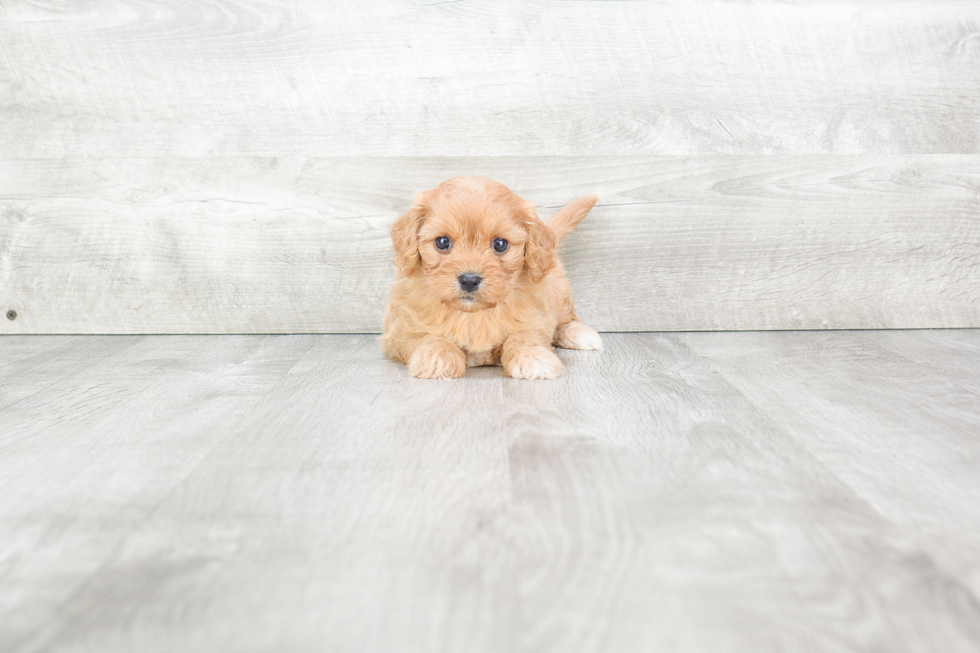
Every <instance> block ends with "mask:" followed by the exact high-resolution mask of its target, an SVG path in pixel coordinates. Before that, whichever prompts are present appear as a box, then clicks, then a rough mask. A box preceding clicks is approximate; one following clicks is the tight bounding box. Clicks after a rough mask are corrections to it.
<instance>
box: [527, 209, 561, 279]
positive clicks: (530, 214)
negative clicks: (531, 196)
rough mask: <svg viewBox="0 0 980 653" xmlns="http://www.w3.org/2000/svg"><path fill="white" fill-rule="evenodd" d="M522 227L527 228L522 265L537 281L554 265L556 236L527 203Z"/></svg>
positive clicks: (556, 244)
mask: <svg viewBox="0 0 980 653" xmlns="http://www.w3.org/2000/svg"><path fill="white" fill-rule="evenodd" d="M524 227H525V228H526V229H527V243H526V244H525V245H524V267H525V268H527V271H528V274H530V275H531V281H533V282H534V283H537V282H539V281H541V280H542V279H543V278H544V276H545V275H546V274H548V273H549V272H551V269H552V268H553V267H555V262H556V259H555V248H556V247H557V246H558V238H557V237H556V236H555V233H554V232H553V231H552V230H551V227H549V226H548V225H546V224H545V223H544V222H542V220H541V218H539V217H538V213H537V211H535V210H534V206H533V205H532V204H530V203H527V204H526V205H525V208H524Z"/></svg>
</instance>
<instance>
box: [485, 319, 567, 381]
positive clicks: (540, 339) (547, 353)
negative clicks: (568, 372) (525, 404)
mask: <svg viewBox="0 0 980 653" xmlns="http://www.w3.org/2000/svg"><path fill="white" fill-rule="evenodd" d="M549 340H550V338H549V337H548V336H547V335H546V334H543V333H537V332H530V331H522V332H520V333H515V334H514V335H512V336H510V337H509V338H507V340H505V341H504V347H503V351H502V352H501V354H500V364H501V365H502V366H503V368H504V374H506V375H507V376H512V377H514V378H515V379H555V378H558V377H559V376H560V375H561V371H562V364H561V361H560V360H558V357H557V356H555V353H554V352H553V351H551V349H550V348H549V347H548V345H549V344H550V342H549Z"/></svg>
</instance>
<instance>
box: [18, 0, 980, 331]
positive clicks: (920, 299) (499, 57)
mask: <svg viewBox="0 0 980 653" xmlns="http://www.w3.org/2000/svg"><path fill="white" fill-rule="evenodd" d="M461 173H476V174H487V175H490V176H493V177H495V178H497V179H499V180H500V181H502V182H504V183H506V184H508V185H510V186H512V187H513V188H514V189H515V190H517V191H518V192H519V193H521V194H522V195H524V196H525V197H527V198H528V199H531V200H532V201H534V202H536V203H537V204H538V205H539V206H540V207H541V213H542V214H547V213H549V212H551V211H552V210H554V209H556V208H557V207H559V206H561V205H562V204H563V203H565V202H566V201H568V200H570V199H572V198H573V197H576V196H578V195H582V194H586V193H593V192H595V193H598V194H599V195H600V196H601V198H602V199H601V201H600V204H599V205H598V206H597V208H596V209H595V211H594V213H593V214H592V215H591V216H590V217H589V218H588V219H587V220H586V222H585V223H583V226H582V227H581V228H580V230H579V231H578V232H576V233H575V234H573V235H572V236H571V237H570V238H569V239H568V241H567V242H566V244H565V245H564V251H563V255H564V258H565V261H566V266H567V267H568V269H569V274H570V276H571V278H572V281H573V284H574V288H575V292H576V296H577V302H578V305H579V312H580V314H581V315H582V316H583V318H584V319H585V320H586V321H588V322H589V323H591V324H592V325H594V326H595V327H597V328H599V329H602V330H697V329H786V328H806V329H810V328H815V329H820V328H873V327H970V326H972V327H976V326H980V302H978V298H980V3H978V2H934V1H930V0H909V1H896V2H886V1H875V0H845V1H836V2H816V1H808V0H795V1H788V0H787V1H783V2H776V1H773V2H766V1H760V2H743V1H737V0H730V1H722V0H714V1H700V2H696V1H693V0H690V1H689V0H673V1H671V0H666V1H653V0H651V1H647V2H642V1H638V2H618V1H576V2H542V1H537V0H531V1H524V0H520V1H518V0H507V1H501V2H477V1H475V0H449V1H446V2H398V1H371V0H359V1H358V2H316V1H314V0H302V1H299V0H297V1H293V2H288V3H285V2H274V1H271V0H193V1H191V0H93V1H90V2H72V1H68V0H46V1H44V2H41V1H29V0H3V2H2V3H0V333H194V332H211V333H253V332H372V331H377V330H378V328H379V325H380V318H381V314H382V311H383V307H384V301H385V297H386V293H387V287H388V284H389V282H390V277H391V266H390V260H389V249H388V248H389V242H388V237H387V229H388V227H389V225H390V223H391V221H392V220H393V219H394V217H395V216H397V215H398V214H399V213H400V212H401V211H402V210H404V208H405V207H406V206H407V204H408V202H409V200H410V198H411V195H412V194H413V193H414V192H415V191H418V190H422V189H425V188H428V187H431V186H433V185H434V184H436V183H437V182H439V181H441V180H442V179H444V178H447V177H450V176H453V175H456V174H461ZM10 310H13V311H16V313H17V317H16V319H13V320H10V319H6V318H3V317H2V315H3V314H4V313H7V312H8V311H10Z"/></svg>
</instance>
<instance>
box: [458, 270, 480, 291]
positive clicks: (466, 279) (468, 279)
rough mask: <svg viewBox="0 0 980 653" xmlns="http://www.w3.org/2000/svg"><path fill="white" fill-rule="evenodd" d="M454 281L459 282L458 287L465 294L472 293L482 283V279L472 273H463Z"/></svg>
mask: <svg viewBox="0 0 980 653" xmlns="http://www.w3.org/2000/svg"><path fill="white" fill-rule="evenodd" d="M456 281H458V282H459V287H460V288H462V289H463V290H465V291H466V292H473V291H475V290H476V289H477V288H479V287H480V284H481V283H483V277H481V276H480V275H478V274H473V273H472V272H464V273H463V274H461V275H459V276H458V277H456Z"/></svg>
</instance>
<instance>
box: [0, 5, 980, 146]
mask: <svg viewBox="0 0 980 653" xmlns="http://www.w3.org/2000/svg"><path fill="white" fill-rule="evenodd" d="M978 25H980V7H978V5H977V4H976V3H975V2H969V1H954V2H948V1H937V2H932V1H930V2H926V1H918V2H901V3H887V2H864V1H856V0H852V1H847V2H823V1H808V2H758V3H745V2H720V1H705V2H687V1H686V0H670V1H658V2H599V1H597V2H556V1H550V0H534V1H531V2H524V1H521V2H518V1H516V0H508V1H506V2H496V3H492V4H489V5H488V4H484V3H474V2H434V3H432V2H424V1H423V0H419V1H411V2H409V1H399V0H390V1H377V0H372V1H370V2H358V3H357V4H356V5H347V4H345V3H323V2H314V1H313V0H303V1H297V2H290V3H288V4H282V3H274V2H269V1H267V0H207V1H204V2H190V1H187V0H127V1H120V2H93V3H84V4H81V5H79V4H75V3H40V2H34V1H31V0H5V2H4V3H3V6H2V7H0V44H2V46H0V48H2V49H0V89H2V90H3V93H2V94H0V97H2V98H3V99H2V100H0V118H2V119H0V152H3V156H4V157H9V158H14V159H34V158H49V157H55V158H56V157H61V156H63V155H65V154H66V153H69V152H71V153H75V152H84V153H85V154H86V155H88V156H89V157H90V158H91V160H93V161H99V160H101V159H103V158H104V157H144V156H152V157H160V158H173V157H182V156H192V157H198V156H201V157H207V158H210V157H215V156H244V155H251V156H281V155H284V154H291V155H305V156H311V155H321V156H392V155H401V156H419V155H429V156H447V155H452V156H476V155H515V156H527V155H542V154H554V155H582V154H606V155H638V154H644V155H703V154H718V153H722V154H739V155H745V154H774V153H778V154H792V155H803V154H828V153H833V154H866V153H871V154H876V153H877V154H890V153H896V154H898V153H904V154H947V153H972V154H977V153H980V130H978V127H980V125H978V122H977V120H976V116H977V115H978V114H980V94H978V93H977V89H978V88H980V46H978V33H980V26H978Z"/></svg>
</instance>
